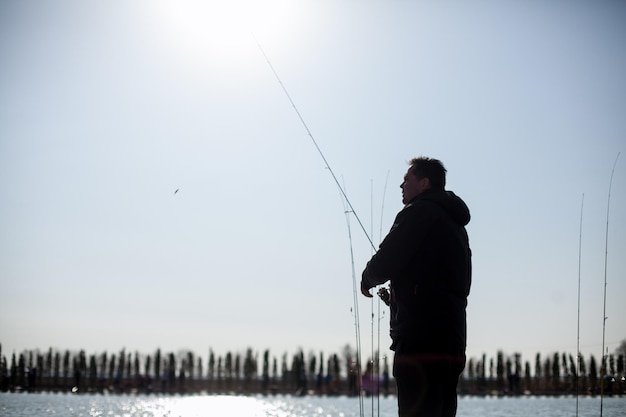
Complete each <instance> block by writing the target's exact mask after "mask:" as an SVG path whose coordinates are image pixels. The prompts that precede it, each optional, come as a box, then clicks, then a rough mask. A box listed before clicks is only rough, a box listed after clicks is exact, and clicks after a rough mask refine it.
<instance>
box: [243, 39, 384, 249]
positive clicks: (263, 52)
mask: <svg viewBox="0 0 626 417" xmlns="http://www.w3.org/2000/svg"><path fill="white" fill-rule="evenodd" d="M252 37H253V38H254V41H255V42H256V44H257V46H258V47H259V50H260V51H261V54H263V57H264V58H265V61H266V62H267V65H269V67H270V69H271V70H272V73H274V76H275V77H276V80H278V84H280V87H281V88H282V89H283V92H284V93H285V95H286V96H287V99H289V102H290V103H291V106H292V107H293V109H294V110H295V112H296V114H297V115H298V118H299V119H300V122H301V123H302V126H304V129H305V130H306V133H307V134H308V135H309V137H310V138H311V141H312V142H313V145H315V149H317V152H318V153H319V154H320V156H321V157H322V160H323V161H324V165H326V169H328V171H329V172H330V175H331V176H332V177H333V180H334V181H335V184H336V185H337V187H338V188H339V190H340V191H341V194H342V195H343V198H344V199H345V200H346V203H347V204H348V207H349V208H350V212H351V213H352V214H353V215H354V218H355V219H356V221H357V222H358V223H359V226H360V227H361V230H363V233H365V237H366V238H367V240H368V241H369V243H370V245H371V246H372V248H373V249H374V251H376V247H375V246H374V243H373V242H372V239H371V238H370V235H369V233H367V230H366V229H365V226H363V223H362V222H361V219H360V218H359V216H358V215H357V214H356V211H355V210H354V207H352V203H350V199H349V198H348V196H347V195H346V192H345V191H344V189H343V187H342V186H341V184H340V183H339V180H338V179H337V176H336V175H335V172H334V171H333V169H332V168H331V167H330V164H329V163H328V161H327V160H326V157H325V156H324V153H323V152H322V149H321V148H320V147H319V145H318V144H317V141H316V140H315V138H314V137H313V134H312V133H311V130H310V129H309V126H307V124H306V122H305V121H304V118H303V117H302V115H301V114H300V111H299V110H298V107H297V106H296V103H294V101H293V100H292V99H291V95H290V94H289V91H287V88H286V87H285V85H284V84H283V82H282V81H281V79H280V77H279V76H278V73H277V72H276V70H275V69H274V66H273V65H272V63H271V62H270V59H269V58H268V56H267V54H266V53H265V51H264V50H263V47H262V46H261V43H260V42H259V41H258V39H257V38H256V37H255V36H254V34H252Z"/></svg>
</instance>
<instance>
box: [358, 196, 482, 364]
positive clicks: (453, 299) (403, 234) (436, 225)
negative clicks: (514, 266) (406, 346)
mask: <svg viewBox="0 0 626 417" xmlns="http://www.w3.org/2000/svg"><path fill="white" fill-rule="evenodd" d="M469 220H470V213H469V209H468V208H467V206H466V205H465V203H464V202H463V200H461V199H460V198H459V197H457V196H456V195H455V194H454V193H453V192H451V191H443V190H442V191H439V190H427V191H425V192H423V193H421V194H419V195H418V196H417V197H416V198H415V199H413V201H411V202H410V203H408V204H407V205H406V206H405V207H404V209H402V211H400V212H399V213H398V215H397V216H396V219H395V222H394V224H393V226H392V228H391V230H390V232H389V234H388V235H387V236H386V237H385V239H384V240H383V242H382V243H381V244H380V248H379V250H378V252H377V253H376V254H375V255H374V256H373V257H372V259H371V260H370V261H369V262H368V264H367V267H366V268H365V270H364V271H363V278H362V283H361V285H362V287H364V288H367V289H369V288H372V287H374V286H376V285H379V284H382V283H384V282H386V281H387V280H391V319H390V321H391V338H392V340H393V342H394V344H393V345H392V348H394V346H395V345H396V344H397V343H399V342H401V341H406V342H410V344H411V345H412V346H414V347H416V349H417V350H419V351H422V352H437V353H441V352H444V353H451V354H459V353H463V352H465V345H466V316H465V308H466V306H467V297H468V295H469V291H470V285H471V251H470V248H469V241H468V237H467V232H466V230H465V225H467V224H468V223H469Z"/></svg>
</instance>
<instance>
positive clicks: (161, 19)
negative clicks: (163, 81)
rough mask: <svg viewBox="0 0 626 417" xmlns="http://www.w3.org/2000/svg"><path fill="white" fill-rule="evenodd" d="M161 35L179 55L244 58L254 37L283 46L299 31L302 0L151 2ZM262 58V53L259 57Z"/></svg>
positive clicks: (206, 57) (199, 58) (238, 60)
mask: <svg viewBox="0 0 626 417" xmlns="http://www.w3.org/2000/svg"><path fill="white" fill-rule="evenodd" d="M151 4H152V6H151V7H154V8H155V10H156V13H157V19H158V23H159V26H160V29H159V30H160V31H161V33H160V37H161V39H163V41H164V42H163V43H164V44H167V45H168V46H169V48H170V49H173V50H174V53H176V54H177V55H179V58H185V59H192V60H195V61H198V60H201V61H211V62H217V61H219V60H226V61H227V62H231V63H232V62H233V61H235V62H238V63H239V64H241V63H242V61H245V60H246V59H247V58H246V55H249V52H248V51H249V50H250V48H251V47H253V48H256V44H255V40H254V39H255V37H256V38H258V39H261V40H262V41H268V42H269V43H271V44H272V47H280V48H282V47H284V45H285V44H286V43H287V42H289V40H290V39H292V38H293V37H294V36H293V31H294V30H297V23H296V22H297V20H298V15H299V14H300V11H299V10H298V8H297V7H296V5H297V2H293V1H287V0H270V1H255V0H228V1H215V0H210V1H200V0H180V1H161V2H156V3H151ZM255 58H257V57H255Z"/></svg>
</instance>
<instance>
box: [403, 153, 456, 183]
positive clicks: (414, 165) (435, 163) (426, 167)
mask: <svg viewBox="0 0 626 417" xmlns="http://www.w3.org/2000/svg"><path fill="white" fill-rule="evenodd" d="M409 166H410V167H411V168H410V172H411V173H412V174H413V175H415V176H416V177H417V178H428V179H429V180H430V186H431V187H432V188H434V189H438V190H443V189H444V188H445V187H446V172H447V171H446V169H445V168H444V166H443V163H442V162H441V161H440V160H438V159H434V158H427V157H425V156H420V157H419V158H413V159H411V161H409Z"/></svg>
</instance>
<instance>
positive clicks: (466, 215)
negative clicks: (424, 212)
mask: <svg viewBox="0 0 626 417" xmlns="http://www.w3.org/2000/svg"><path fill="white" fill-rule="evenodd" d="M417 200H428V201H432V202H433V203H435V204H437V205H438V206H439V207H441V208H443V209H444V211H445V212H446V213H448V215H449V216H450V218H452V220H454V221H455V222H456V223H458V224H459V225H461V226H466V225H467V224H468V223H469V221H470V218H471V216H470V211H469V208H468V207H467V205H466V204H465V202H464V201H463V200H462V199H461V197H459V196H457V195H456V194H454V193H453V192H452V191H445V190H441V191H440V190H427V191H424V192H423V193H421V194H419V195H418V196H417V197H415V199H414V200H413V201H417Z"/></svg>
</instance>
